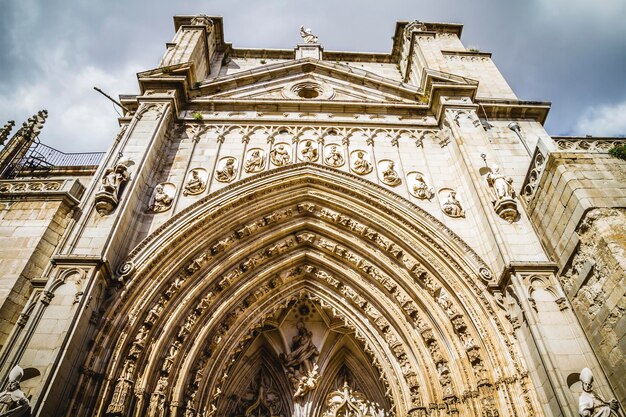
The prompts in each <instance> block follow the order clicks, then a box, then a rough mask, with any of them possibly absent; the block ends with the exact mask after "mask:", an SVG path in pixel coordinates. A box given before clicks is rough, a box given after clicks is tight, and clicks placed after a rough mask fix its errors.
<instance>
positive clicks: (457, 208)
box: [438, 188, 465, 217]
mask: <svg viewBox="0 0 626 417" xmlns="http://www.w3.org/2000/svg"><path fill="white" fill-rule="evenodd" d="M438 194H439V204H441V211H443V212H444V213H445V214H446V215H447V216H449V217H465V211H464V210H463V206H462V205H461V202H460V201H459V200H458V198H457V196H456V191H455V190H453V189H452V188H441V189H440V190H439V191H438Z"/></svg>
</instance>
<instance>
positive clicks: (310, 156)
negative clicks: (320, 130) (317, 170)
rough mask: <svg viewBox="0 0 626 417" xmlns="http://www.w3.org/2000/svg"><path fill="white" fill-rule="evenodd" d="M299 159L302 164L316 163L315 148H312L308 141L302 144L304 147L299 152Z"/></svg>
mask: <svg viewBox="0 0 626 417" xmlns="http://www.w3.org/2000/svg"><path fill="white" fill-rule="evenodd" d="M300 159H302V160H303V161H304V162H315V161H317V148H314V147H313V145H312V144H311V141H310V140H307V141H306V142H304V147H303V148H302V150H301V151H300Z"/></svg>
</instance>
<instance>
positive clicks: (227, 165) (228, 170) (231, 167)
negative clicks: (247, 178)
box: [215, 156, 238, 183]
mask: <svg viewBox="0 0 626 417" xmlns="http://www.w3.org/2000/svg"><path fill="white" fill-rule="evenodd" d="M237 169H238V166H237V159H236V158H233V157H232V156H227V157H225V158H222V159H220V161H219V162H218V163H217V168H215V179H216V180H217V181H219V182H226V183H228V182H231V181H232V180H234V179H235V178H236V177H237Z"/></svg>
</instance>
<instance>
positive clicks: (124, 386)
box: [106, 360, 135, 415]
mask: <svg viewBox="0 0 626 417" xmlns="http://www.w3.org/2000/svg"><path fill="white" fill-rule="evenodd" d="M133 372H135V363H134V362H133V361H130V360H127V361H126V362H124V368H123V369H122V373H121V374H120V377H119V378H118V379H117V384H115V389H114V391H113V397H112V398H111V402H110V403H109V406H108V407H107V411H106V413H107V414H117V415H123V414H124V413H125V412H126V401H127V400H128V398H130V396H131V394H132V392H131V389H132V386H133Z"/></svg>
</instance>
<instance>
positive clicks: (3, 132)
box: [0, 120, 15, 146]
mask: <svg viewBox="0 0 626 417" xmlns="http://www.w3.org/2000/svg"><path fill="white" fill-rule="evenodd" d="M13 126H15V122H14V121H13V120H9V121H8V122H7V124H5V125H4V127H3V128H2V129H0V146H2V145H4V142H6V140H7V139H8V138H9V133H11V130H13Z"/></svg>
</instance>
